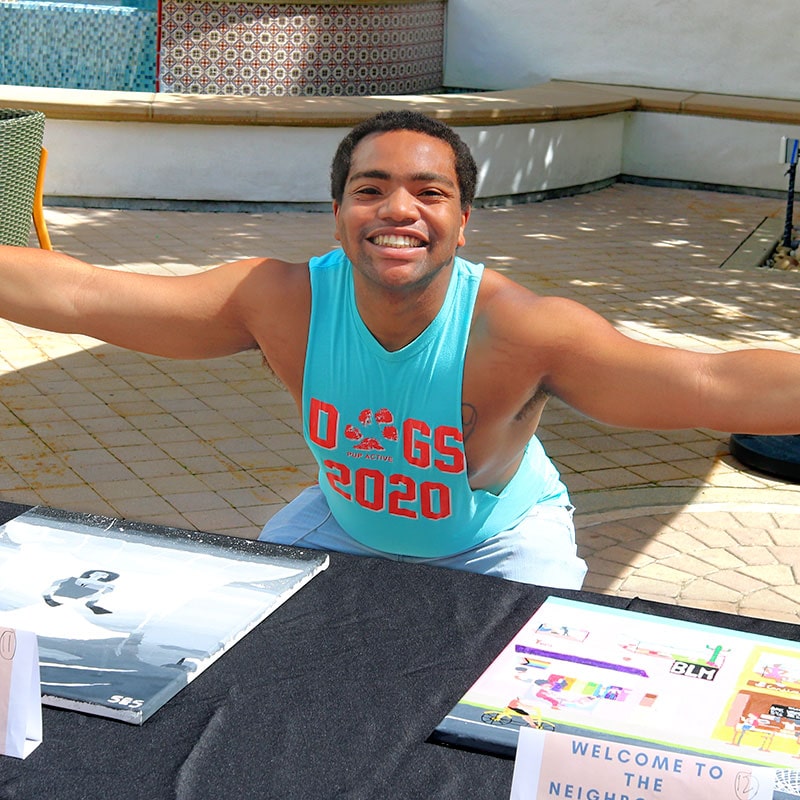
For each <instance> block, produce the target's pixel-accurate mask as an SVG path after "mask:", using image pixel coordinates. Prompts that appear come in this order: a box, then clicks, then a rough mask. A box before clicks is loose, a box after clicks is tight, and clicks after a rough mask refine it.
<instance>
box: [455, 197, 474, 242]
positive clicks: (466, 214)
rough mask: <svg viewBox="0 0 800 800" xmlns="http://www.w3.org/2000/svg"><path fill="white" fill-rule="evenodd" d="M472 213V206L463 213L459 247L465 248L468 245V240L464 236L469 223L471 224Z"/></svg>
mask: <svg viewBox="0 0 800 800" xmlns="http://www.w3.org/2000/svg"><path fill="white" fill-rule="evenodd" d="M471 213H472V206H467V207H466V208H465V209H464V210H463V211H462V212H461V227H460V228H459V229H458V246H459V247H463V246H464V245H465V244H466V243H467V239H466V237H465V235H464V231H465V230H466V228H467V222H469V215H470V214H471Z"/></svg>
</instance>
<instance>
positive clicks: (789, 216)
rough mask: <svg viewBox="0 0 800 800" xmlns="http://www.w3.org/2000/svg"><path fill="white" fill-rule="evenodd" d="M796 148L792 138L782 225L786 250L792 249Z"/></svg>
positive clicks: (796, 141)
mask: <svg viewBox="0 0 800 800" xmlns="http://www.w3.org/2000/svg"><path fill="white" fill-rule="evenodd" d="M797 148H798V140H797V139H795V140H794V146H793V147H792V155H791V158H790V159H789V169H788V170H787V171H786V174H787V175H788V176H789V188H788V190H787V195H786V222H785V224H784V226H783V246H784V247H785V248H787V249H788V250H791V249H792V220H793V217H794V179H795V176H796V174H797Z"/></svg>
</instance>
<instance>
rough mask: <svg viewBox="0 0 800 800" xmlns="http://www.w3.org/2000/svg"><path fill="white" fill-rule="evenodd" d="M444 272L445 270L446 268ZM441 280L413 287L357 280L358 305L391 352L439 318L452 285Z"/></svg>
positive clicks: (379, 339) (368, 325)
mask: <svg viewBox="0 0 800 800" xmlns="http://www.w3.org/2000/svg"><path fill="white" fill-rule="evenodd" d="M443 272H444V271H443ZM449 276H450V271H449V270H448V271H447V272H446V277H447V279H446V280H437V281H434V282H432V283H430V284H428V285H427V286H425V287H422V288H419V287H418V288H415V289H412V290H390V289H382V288H378V287H375V286H374V285H369V286H364V285H363V284H362V282H360V281H358V280H356V282H355V296H356V306H357V308H358V313H359V315H360V316H361V319H362V321H363V322H364V324H365V325H366V326H367V328H368V329H369V331H370V333H371V334H372V335H373V336H374V337H375V339H376V340H377V341H378V342H379V343H380V345H381V346H382V347H383V348H384V349H385V350H387V351H389V352H394V351H396V350H400V349H402V348H403V347H405V346H406V345H408V344H410V343H411V342H413V341H414V340H415V339H416V338H417V337H418V336H419V335H420V334H421V333H422V332H423V331H424V330H425V329H426V328H427V327H428V325H430V324H431V322H433V320H434V319H435V318H436V315H437V314H438V313H439V310H440V309H441V307H442V304H443V303H444V299H445V296H446V295H447V288H448V286H449Z"/></svg>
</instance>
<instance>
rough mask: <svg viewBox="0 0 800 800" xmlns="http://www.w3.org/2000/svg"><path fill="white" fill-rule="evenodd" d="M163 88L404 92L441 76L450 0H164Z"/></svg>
mask: <svg viewBox="0 0 800 800" xmlns="http://www.w3.org/2000/svg"><path fill="white" fill-rule="evenodd" d="M161 21H162V42H161V63H160V69H159V84H160V85H159V89H160V91H166V92H182V93H202V94H237V95H239V94H241V95H248V94H252V95H278V96H280V95H367V94H407V93H416V92H423V91H430V90H432V89H436V88H438V87H439V86H440V85H441V81H442V61H443V51H444V22H445V3H444V1H443V0H431V2H422V3H412V4H404V3H400V2H398V3H393V4H389V5H379V6H365V5H352V6H341V5H304V4H299V3H298V4H269V3H265V4H257V3H246V4H244V3H240V4H235V3H231V4H227V3H224V2H202V0H200V2H198V1H197V0H164V2H163V4H162V11H161Z"/></svg>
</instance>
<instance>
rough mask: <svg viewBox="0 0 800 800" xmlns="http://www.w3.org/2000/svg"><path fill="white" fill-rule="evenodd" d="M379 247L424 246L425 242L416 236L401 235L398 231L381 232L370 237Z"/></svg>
mask: <svg viewBox="0 0 800 800" xmlns="http://www.w3.org/2000/svg"><path fill="white" fill-rule="evenodd" d="M369 241H370V242H372V244H374V245H377V246H378V247H424V246H425V242H423V241H422V240H421V239H418V238H417V237H416V236H408V235H403V236H401V235H399V234H396V233H381V234H378V235H377V236H372V237H370V239H369Z"/></svg>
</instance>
